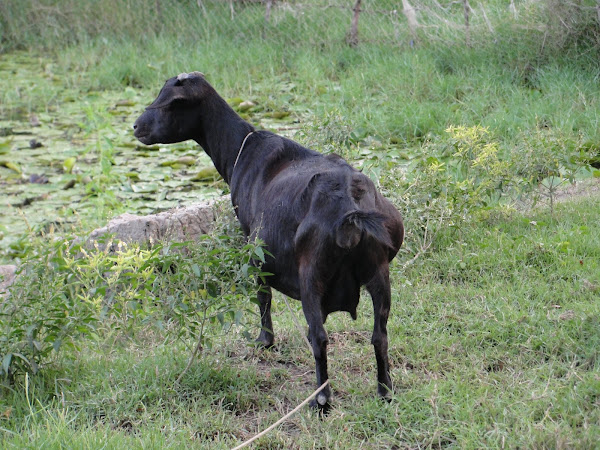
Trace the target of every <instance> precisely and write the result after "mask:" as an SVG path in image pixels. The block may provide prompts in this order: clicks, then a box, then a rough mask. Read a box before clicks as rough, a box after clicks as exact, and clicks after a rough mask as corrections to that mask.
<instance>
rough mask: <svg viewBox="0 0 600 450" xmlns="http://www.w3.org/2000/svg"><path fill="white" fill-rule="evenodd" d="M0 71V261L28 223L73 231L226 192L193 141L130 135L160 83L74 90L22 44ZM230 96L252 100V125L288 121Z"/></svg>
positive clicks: (1, 59)
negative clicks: (150, 140) (161, 141)
mask: <svg viewBox="0 0 600 450" xmlns="http://www.w3.org/2000/svg"><path fill="white" fill-rule="evenodd" d="M0 72H2V73H3V74H8V76H6V75H3V76H2V77H0V93H1V94H0V96H1V97H0V211H1V213H0V262H1V261H2V259H4V260H9V259H11V258H14V257H15V256H18V254H19V251H20V249H21V248H22V247H23V245H24V243H26V241H27V240H28V237H27V236H29V235H30V232H31V231H34V232H36V233H39V232H43V231H48V230H50V229H54V228H57V227H59V228H62V229H68V227H70V226H71V225H73V226H75V228H76V229H78V230H79V231H80V230H81V229H86V228H87V229H89V228H90V227H94V226H99V225H103V222H105V221H106V220H108V218H110V217H112V216H114V215H116V214H119V213H122V212H125V211H127V212H131V213H135V214H151V213H156V212H160V211H164V210H166V209H170V208H173V207H177V206H182V205H188V204H191V203H194V202H198V201H201V200H205V199H209V198H212V197H216V196H219V195H222V194H223V193H224V192H227V186H226V185H225V183H224V182H223V181H222V180H221V179H220V178H219V177H218V174H217V173H216V171H215V170H214V168H213V165H212V162H211V161H210V159H209V158H208V156H207V155H206V154H205V153H204V152H203V151H202V149H201V148H200V147H199V146H198V145H197V144H196V143H195V142H192V141H189V142H184V143H180V144H175V145H168V146H163V145H155V146H144V145H142V144H140V143H139V142H138V141H137V140H136V139H135V137H134V136H133V132H132V131H133V130H132V124H133V123H134V121H135V119H136V118H137V117H138V116H139V114H140V113H141V112H142V111H143V109H144V107H145V106H146V105H147V104H149V103H150V102H151V101H152V100H153V99H154V96H155V95H156V94H157V93H158V90H159V89H160V87H161V86H156V89H155V90H154V91H153V92H150V91H143V90H139V89H134V88H131V87H127V88H123V89H121V90H119V91H98V92H94V91H87V92H83V91H80V90H78V89H77V88H75V87H73V86H72V84H73V83H69V81H68V77H65V76H64V74H61V72H60V70H59V69H58V68H57V67H56V65H55V64H54V63H53V61H52V60H50V59H47V58H44V57H39V56H35V55H30V54H28V53H14V54H8V55H0ZM230 103H232V104H233V105H236V107H239V106H240V104H242V109H243V110H245V109H247V108H248V106H250V108H252V109H254V110H256V114H252V116H251V117H252V122H253V124H254V125H256V126H258V127H262V128H271V129H275V130H278V129H294V128H295V127H294V126H290V125H291V124H292V122H293V121H294V120H296V119H293V118H292V117H289V116H288V115H287V114H279V115H277V117H275V118H274V117H273V115H271V116H268V115H266V114H261V113H260V108H254V104H253V103H250V102H242V101H241V99H233V100H231V101H230ZM249 112H250V113H251V112H252V110H250V111H247V110H246V111H245V113H246V115H247V114H248V113H249ZM246 117H249V116H246ZM65 227H66V228H65Z"/></svg>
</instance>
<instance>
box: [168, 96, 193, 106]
mask: <svg viewBox="0 0 600 450" xmlns="http://www.w3.org/2000/svg"><path fill="white" fill-rule="evenodd" d="M187 103H188V101H187V99H185V98H181V97H177V98H174V99H173V100H171V102H170V103H169V106H170V107H176V108H181V107H182V106H185V105H186V104H187Z"/></svg>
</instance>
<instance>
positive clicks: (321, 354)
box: [300, 270, 331, 414]
mask: <svg viewBox="0 0 600 450" xmlns="http://www.w3.org/2000/svg"><path fill="white" fill-rule="evenodd" d="M302 272H303V271H302V270H301V271H300V273H301V275H300V279H301V280H302V287H301V293H300V296H301V300H302V311H303V312H304V317H306V322H307V323H308V340H309V341H310V344H311V346H312V351H313V355H314V357H315V365H316V372H317V386H321V385H322V384H323V383H325V381H327V380H328V379H329V375H328V374H327V344H328V343H329V340H328V338H327V332H326V331H325V327H324V326H323V314H322V312H321V297H320V296H319V295H318V294H316V292H315V291H318V289H315V286H317V285H318V284H317V283H314V282H313V281H312V280H313V279H312V277H310V276H307V274H306V273H304V274H303V273H302ZM307 272H310V271H307ZM330 399H331V389H330V387H329V385H327V386H325V387H324V388H323V389H321V392H319V393H318V394H317V396H316V397H315V398H314V399H313V400H312V401H311V402H310V406H311V407H313V408H317V409H318V410H319V411H320V412H321V413H323V414H327V413H328V412H329V409H330V408H331V405H330V403H329V400H330Z"/></svg>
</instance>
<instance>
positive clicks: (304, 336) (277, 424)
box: [233, 296, 329, 450]
mask: <svg viewBox="0 0 600 450" xmlns="http://www.w3.org/2000/svg"><path fill="white" fill-rule="evenodd" d="M283 299H284V300H285V304H286V305H287V307H288V309H289V311H290V313H291V314H292V319H293V320H294V324H296V328H297V329H298V331H299V332H300V335H301V336H302V337H303V338H304V341H305V342H306V345H308V349H309V351H310V352H311V354H312V345H310V342H309V341H308V338H307V337H306V334H305V333H304V330H303V329H302V326H301V325H300V323H298V318H297V317H296V314H294V311H292V308H291V307H290V304H289V303H288V301H287V298H286V297H285V296H284V297H283ZM328 384H329V380H327V381H325V383H323V384H322V385H321V386H319V387H318V388H317V389H315V391H314V392H313V393H312V394H310V395H309V396H308V397H306V399H305V400H304V401H303V402H302V403H300V404H299V405H298V406H296V407H295V408H294V409H292V410H291V411H290V412H289V413H287V414H286V415H285V416H283V417H282V418H281V419H279V420H278V421H277V422H275V423H274V424H273V425H271V426H270V427H269V428H266V429H264V430H263V431H261V432H260V433H258V434H257V435H256V436H254V437H252V438H250V439H248V440H247V441H246V442H244V443H242V444H240V445H238V446H237V447H235V448H234V449H233V450H239V449H241V448H244V447H247V446H248V445H250V444H251V443H252V442H254V441H255V440H257V439H259V438H261V437H263V436H264V435H265V434H267V433H268V432H269V431H271V430H272V429H273V428H276V427H277V426H279V425H280V424H282V423H283V422H285V421H286V420H288V419H289V418H290V417H292V416H293V415H294V414H296V413H297V412H298V411H299V410H300V409H301V408H302V407H303V406H304V405H306V404H307V403H308V402H310V401H311V400H312V399H313V398H315V396H316V395H317V394H318V393H319V392H321V389H323V388H324V387H325V386H327V385H328Z"/></svg>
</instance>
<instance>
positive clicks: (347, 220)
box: [335, 210, 394, 250]
mask: <svg viewBox="0 0 600 450" xmlns="http://www.w3.org/2000/svg"><path fill="white" fill-rule="evenodd" d="M385 219H386V217H385V216H384V215H382V214H379V213H377V212H365V211H358V210H354V211H350V212H348V213H346V214H345V215H344V216H343V217H342V219H341V220H340V221H339V222H338V225H337V226H336V228H335V243H336V244H337V245H338V247H340V248H343V249H346V250H350V249H352V248H354V247H356V246H357V245H358V243H359V242H360V241H361V239H362V238H363V234H367V235H370V236H371V237H372V238H374V239H375V240H377V241H378V242H380V243H381V244H383V245H385V246H387V247H390V248H393V247H394V245H393V243H392V239H391V237H390V233H389V232H388V230H387V228H386V227H385V225H384V224H383V223H384V221H385Z"/></svg>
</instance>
